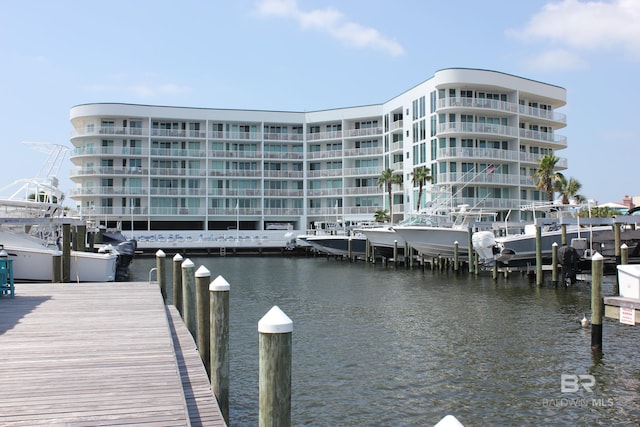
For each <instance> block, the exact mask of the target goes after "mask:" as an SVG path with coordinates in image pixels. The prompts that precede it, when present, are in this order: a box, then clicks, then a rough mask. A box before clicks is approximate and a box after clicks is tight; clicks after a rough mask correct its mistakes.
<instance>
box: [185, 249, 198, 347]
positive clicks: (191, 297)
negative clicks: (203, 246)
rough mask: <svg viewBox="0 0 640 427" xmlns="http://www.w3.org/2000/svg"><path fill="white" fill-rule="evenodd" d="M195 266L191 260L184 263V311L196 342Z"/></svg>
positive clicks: (188, 326)
mask: <svg viewBox="0 0 640 427" xmlns="http://www.w3.org/2000/svg"><path fill="white" fill-rule="evenodd" d="M194 269H195V264H194V263H193V261H191V260H190V259H189V258H187V259H185V260H184V261H182V305H183V309H184V323H185V325H186V326H187V329H189V332H191V336H192V337H193V339H194V340H196V339H197V337H198V323H197V319H196V284H195V281H196V277H195V274H194Z"/></svg>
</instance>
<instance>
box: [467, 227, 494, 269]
mask: <svg viewBox="0 0 640 427" xmlns="http://www.w3.org/2000/svg"><path fill="white" fill-rule="evenodd" d="M471 243H472V244H473V250H474V251H476V252H477V253H478V259H479V260H480V262H482V263H484V264H491V263H493V261H494V259H495V257H494V255H495V254H496V249H497V246H496V238H495V236H494V235H493V232H491V231H478V232H476V233H473V235H472V236H471Z"/></svg>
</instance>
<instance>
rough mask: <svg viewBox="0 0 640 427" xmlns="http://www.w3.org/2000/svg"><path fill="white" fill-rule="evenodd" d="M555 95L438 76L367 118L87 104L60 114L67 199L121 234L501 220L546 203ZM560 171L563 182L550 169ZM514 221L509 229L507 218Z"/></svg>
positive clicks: (550, 90)
mask: <svg viewBox="0 0 640 427" xmlns="http://www.w3.org/2000/svg"><path fill="white" fill-rule="evenodd" d="M565 103H566V91H565V89H563V88H561V87H558V86H554V85H550V84H546V83H541V82H538V81H533V80H530V79H526V78H522V77H517V76H514V75H510V74H505V73H501V72H496V71H490V70H479V69H466V68H449V69H444V70H440V71H437V72H436V73H435V74H434V76H433V77H431V78H429V79H428V80H426V81H424V82H423V83H420V84H419V85H417V86H415V87H413V88H411V89H409V90H407V91H406V92H404V93H402V94H400V95H398V96H397V97H395V98H393V99H391V100H388V101H385V102H382V103H380V104H376V105H368V106H357V107H346V108H336V109H332V110H322V111H312V112H282V111H255V110H230V109H214V108H188V107H169V106H154V105H134V104H120V103H93V104H83V105H77V106H74V107H72V108H71V112H70V120H71V124H72V125H73V134H72V136H71V143H72V144H73V147H74V149H73V151H72V155H71V161H72V162H73V164H74V166H75V169H74V170H73V171H72V173H71V179H72V180H73V181H74V182H75V183H76V184H77V187H76V188H75V189H74V190H73V191H72V193H71V198H72V199H73V200H75V201H76V202H77V205H78V207H79V209H80V211H81V213H82V214H83V216H85V217H86V218H90V219H94V220H95V221H97V222H98V223H100V224H103V225H106V226H108V227H115V226H120V227H121V228H122V229H123V230H128V229H131V227H134V229H135V230H136V231H137V230H150V231H151V230H195V231H207V230H227V229H235V228H236V227H239V228H240V229H241V230H270V229H286V228H293V229H295V230H304V229H306V228H309V227H310V226H311V225H312V224H314V223H320V222H324V223H328V222H345V223H356V222H362V221H372V220H373V218H374V215H375V213H376V212H377V211H381V210H387V211H388V210H389V209H390V206H389V200H388V199H389V198H388V194H387V187H386V185H383V186H379V185H378V178H379V177H380V176H381V174H382V172H383V171H384V170H386V169H392V170H393V171H394V172H395V173H397V174H400V175H401V176H402V178H403V180H402V184H394V185H393V186H392V206H391V208H392V210H393V220H400V219H402V217H403V216H404V215H406V214H409V213H411V212H414V211H416V209H418V206H416V201H417V198H418V196H417V195H418V189H419V186H418V184H417V183H413V182H412V172H413V171H414V169H415V168H416V167H419V166H425V167H427V168H429V170H430V172H431V176H432V180H431V181H430V182H427V183H426V185H425V186H424V195H423V197H422V199H421V206H420V207H423V206H425V205H427V204H429V205H433V204H448V205H451V206H457V205H461V204H467V205H469V206H472V207H482V208H486V209H488V210H495V211H499V212H501V215H502V216H503V217H504V216H506V212H508V211H509V210H514V211H516V214H514V215H518V214H519V213H518V212H517V211H518V209H519V207H520V206H522V205H525V204H527V203H531V202H532V201H538V200H546V198H547V195H546V194H544V193H542V192H541V191H540V190H538V189H537V188H536V187H535V183H534V179H533V178H532V175H533V173H534V172H535V170H536V166H537V164H538V161H539V159H540V158H541V157H542V156H544V155H546V154H550V153H556V152H557V151H558V150H562V149H564V148H566V146H567V144H566V138H565V137H563V136H561V135H558V134H556V131H557V130H559V129H561V128H563V127H565V126H566V117H565V115H564V114H562V113H559V112H557V111H556V110H557V109H558V108H560V107H562V106H564V105H565ZM557 166H558V170H563V169H566V167H567V161H566V159H564V158H560V161H559V162H558V164H557ZM512 218H513V216H512Z"/></svg>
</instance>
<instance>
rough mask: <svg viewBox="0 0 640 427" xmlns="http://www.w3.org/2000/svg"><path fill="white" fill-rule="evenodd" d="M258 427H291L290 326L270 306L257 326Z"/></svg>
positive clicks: (275, 307) (279, 311)
mask: <svg viewBox="0 0 640 427" xmlns="http://www.w3.org/2000/svg"><path fill="white" fill-rule="evenodd" d="M258 332H259V350H260V351H259V353H260V354H259V359H260V366H259V381H258V382H259V385H258V389H259V390H258V395H259V401H260V407H259V415H258V421H259V424H258V425H259V426H261V427H267V426H283V427H287V426H290V425H291V360H292V353H291V341H292V340H291V336H292V332H293V322H292V321H291V319H289V317H288V316H287V315H286V314H285V313H284V312H283V311H282V310H280V309H279V308H278V306H273V307H272V308H271V310H269V312H268V313H267V314H265V315H264V317H263V318H262V319H260V321H259V322H258Z"/></svg>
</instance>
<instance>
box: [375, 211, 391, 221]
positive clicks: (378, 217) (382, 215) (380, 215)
mask: <svg viewBox="0 0 640 427" xmlns="http://www.w3.org/2000/svg"><path fill="white" fill-rule="evenodd" d="M373 220H374V221H375V222H386V221H389V213H388V212H387V210H386V209H385V210H377V211H376V213H375V214H374V216H373Z"/></svg>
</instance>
